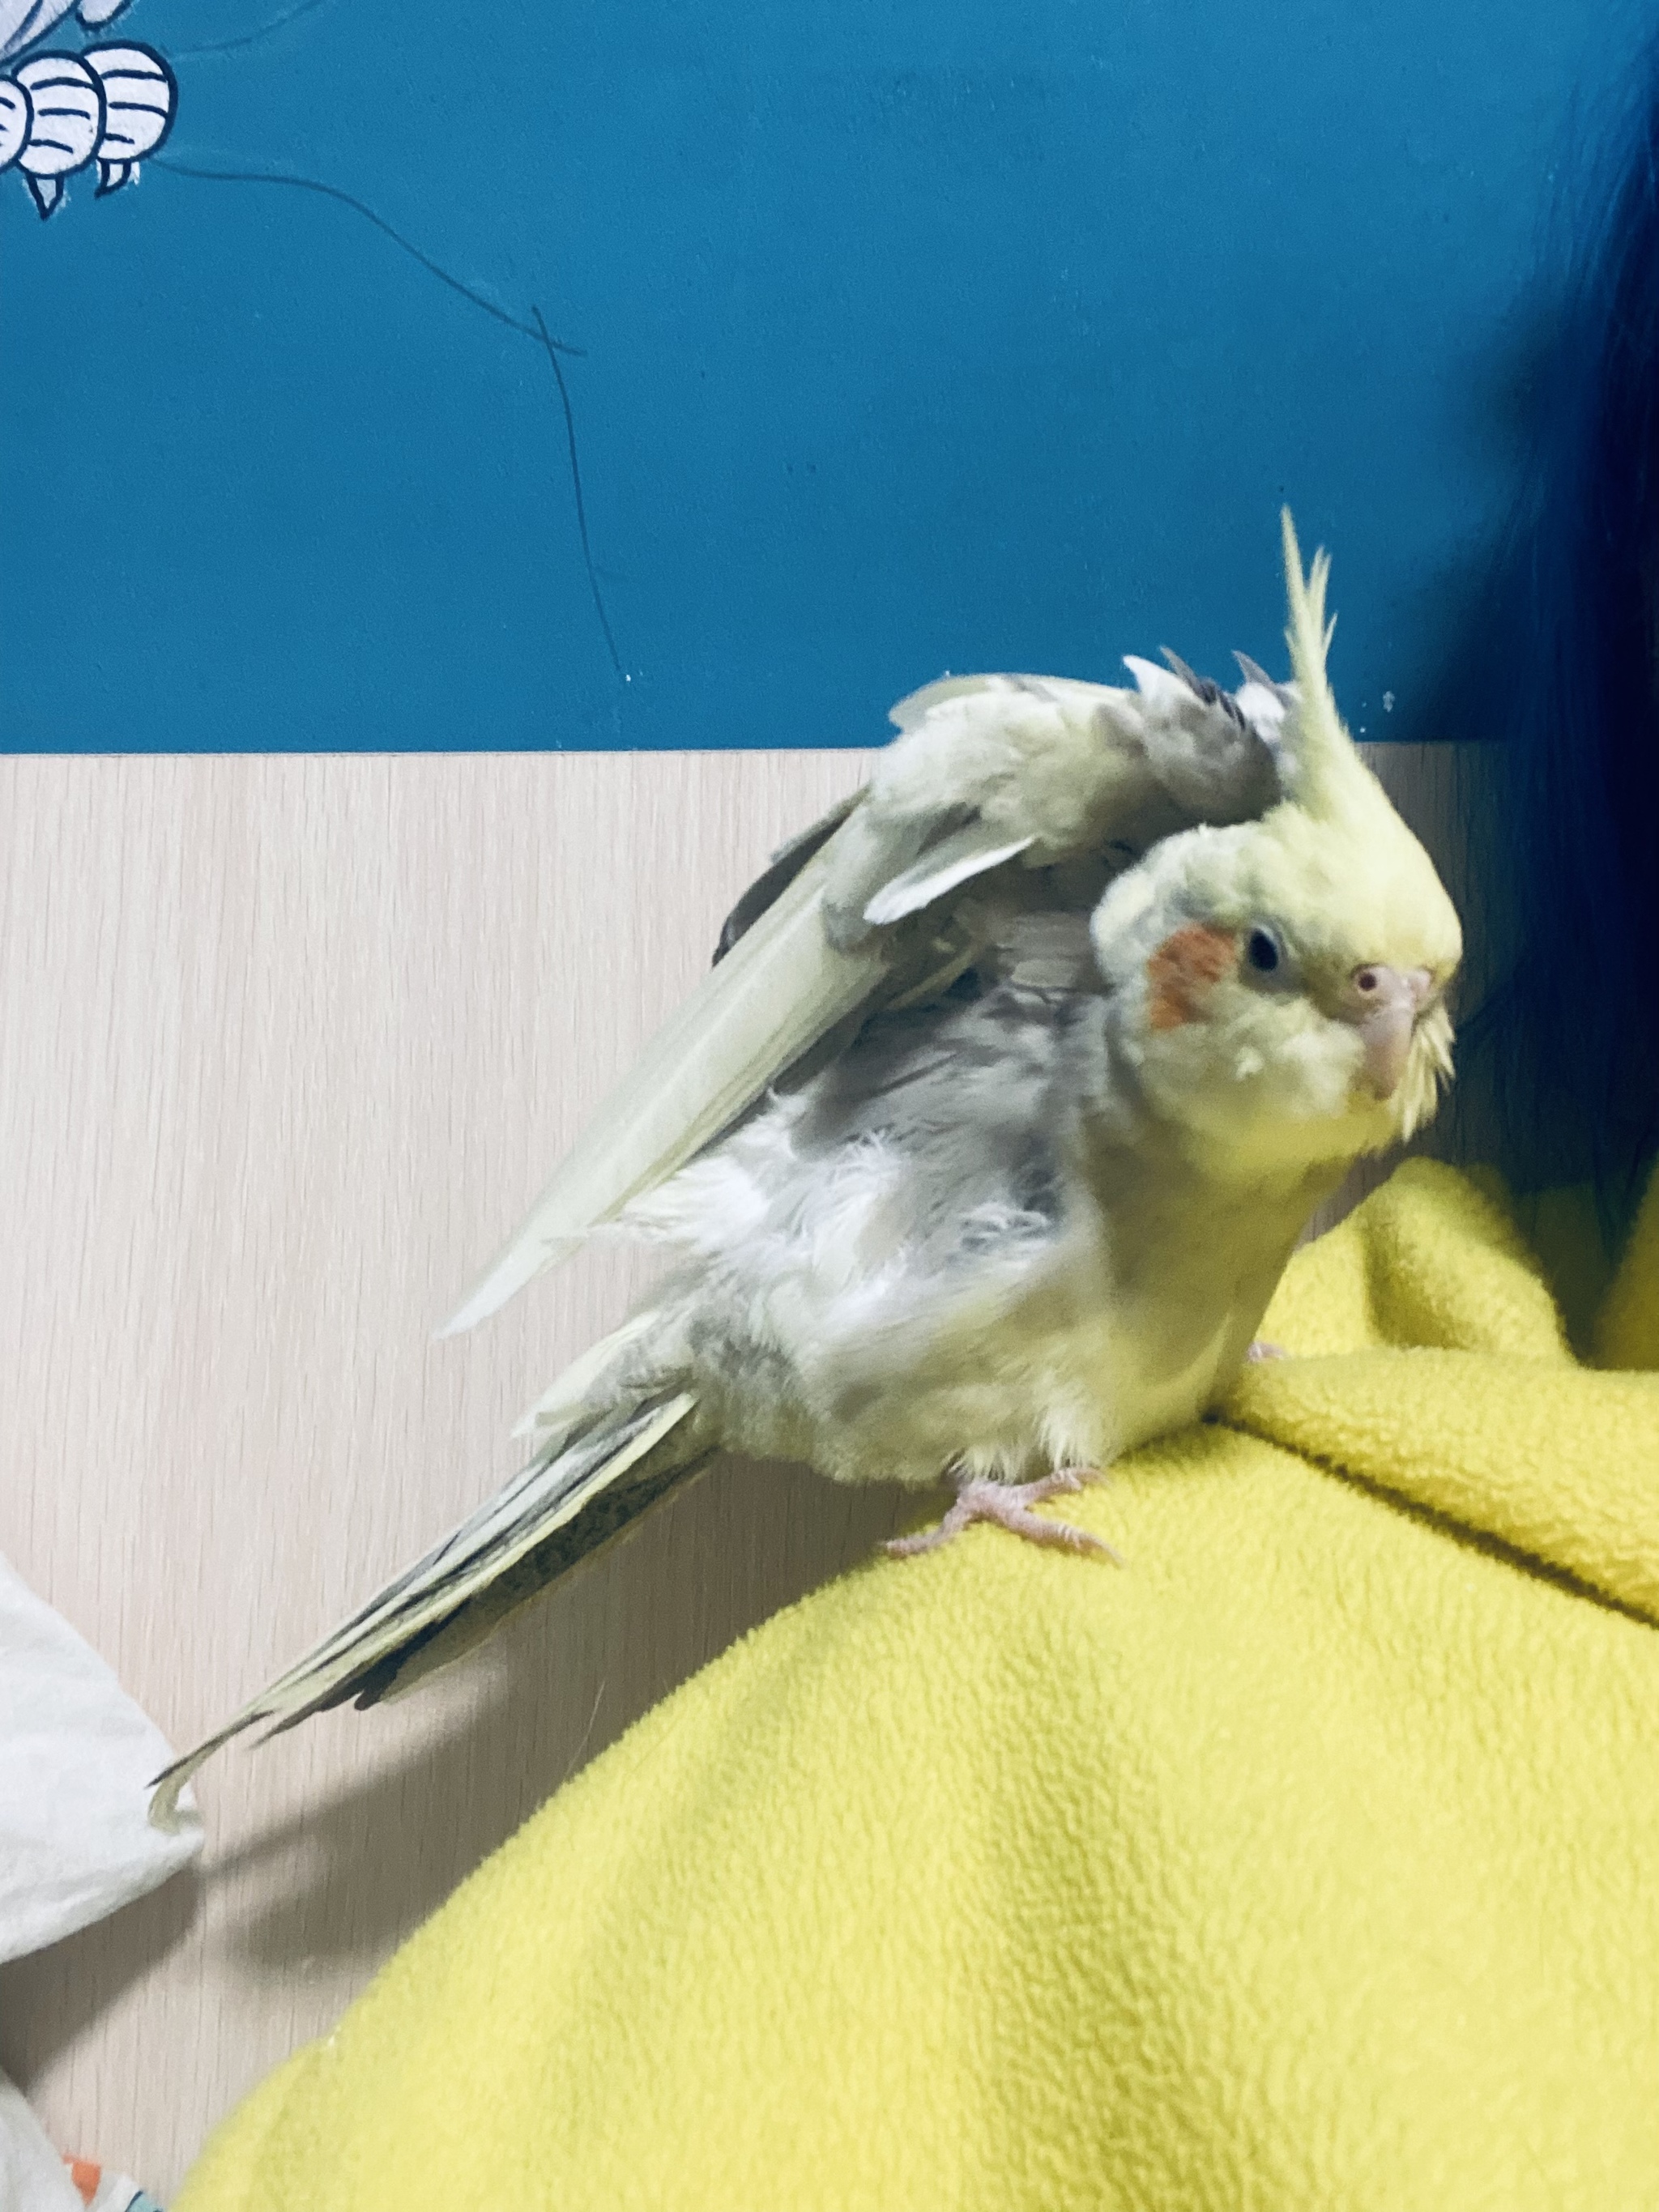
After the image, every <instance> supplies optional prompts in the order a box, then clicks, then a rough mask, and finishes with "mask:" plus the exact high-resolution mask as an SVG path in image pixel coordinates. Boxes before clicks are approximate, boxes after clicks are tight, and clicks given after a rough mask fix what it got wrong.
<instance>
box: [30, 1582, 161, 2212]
mask: <svg viewBox="0 0 1659 2212" xmlns="http://www.w3.org/2000/svg"><path fill="white" fill-rule="evenodd" d="M172 1757H173V1753H172V1752H171V1750H170V1749H169V1748H168V1746H167V1739H166V1738H165V1737H164V1736H163V1735H162V1734H161V1730H160V1729H158V1728H157V1727H156V1726H155V1723H154V1722H153V1721H150V1720H149V1719H147V1718H146V1717H145V1716H144V1715H143V1713H142V1712H141V1711H139V1709H138V1707H137V1705H134V1704H133V1702H132V1700H131V1698H129V1697H128V1696H127V1694H126V1692H125V1691H124V1690H123V1689H122V1687H121V1686H120V1684H119V1683H118V1681H117V1680H116V1679H115V1676H114V1674H112V1672H111V1670H110V1669H109V1668H108V1667H106V1665H105V1663H104V1662H103V1661H102V1660H101V1659H100V1657H99V1656H98V1654H97V1653H96V1652H95V1651H94V1650H93V1649H92V1647H91V1645H90V1644H87V1643H86V1642H84V1641H83V1639H82V1638H80V1637H79V1636H77V1635H76V1632H75V1631H74V1630H73V1629H72V1628H71V1627H70V1625H69V1623H68V1622H67V1621H66V1620H63V1619H62V1618H61V1616H60V1615H58V1613H54V1612H53V1611H52V1607H50V1606H49V1605H47V1604H46V1603H45V1601H43V1600H42V1599H40V1598H38V1597H36V1596H35V1595H34V1593H33V1590H31V1589H29V1588H28V1587H27V1584H26V1583H24V1582H23V1581H22V1580H21V1577H19V1576H18V1575H17V1573H16V1572H15V1570H14V1569H13V1568H12V1567H11V1566H9V1565H8V1564H7V1562H6V1561H5V1560H4V1559H0V1961H3V1960H7V1959H18V1958H21V1957H22V1956H23V1954H25V1953H26V1952H29V1951H39V1950H42V1949H44V1948H45V1947H46V1945H47V1944H48V1943H56V1942H60V1941H61V1940H62V1938H63V1937H64V1936H72V1935H73V1934H74V1933H75V1931H76V1929H77V1928H85V1927H87V1926H88V1925H89V1923H91V1922H93V1921H94V1920H101V1919H103V1917H105V1915H106V1913H111V1912H113V1911H115V1910H116V1909H117V1907H118V1906H119V1905H125V1904H128V1903H129V1902H130V1901H131V1899H133V1898H135V1897H142V1896H143V1893H144V1892H145V1891H146V1890H149V1889H154V1888H155V1887H156V1885H157V1883H159V1882H163V1881H166V1880H167V1876H168V1875H172V1874H176V1873H177V1872H178V1871H179V1868H180V1867H182V1866H184V1865H185V1864H186V1863H187V1862H188V1861H190V1860H191V1859H192V1858H194V1857H195V1856H196V1854H197V1851H198V1850H200V1849H201V1848H202V1821H201V1816H200V1814H198V1813H197V1811H196V1808H195V1807H194V1806H193V1805H191V1804H189V1803H187V1802H186V1803H185V1805H182V1806H181V1808H180V1816H181V1817H180V1820H179V1826H178V1829H177V1831H176V1832H174V1833H172V1834H167V1835H164V1834H162V1833H161V1832H160V1831H159V1830H157V1829H155V1828H152V1827H151V1826H150V1825H149V1783H150V1781H151V1779H152V1778H153V1777H154V1776H155V1774H157V1773H158V1772H159V1771H160V1770H161V1768H162V1767H164V1766H165V1765H167V1764H168V1762H169V1761H170V1760H171V1759H172ZM0 2212H82V2204H81V2195H80V2191H78V2190H77V2189H76V2186H75V2185H74V2183H73V2182H72V2181H71V2180H70V2177H69V2173H68V2171H67V2169H66V2168H65V2167H64V2165H63V2163H62V2161H61V2160H60V2159H59V2158H58V2154H57V2152H56V2151H55V2150H54V2149H53V2148H52V2144H51V2143H50V2142H48V2141H47V2140H46V2136H45V2134H44V2133H43V2132H42V2130H41V2128H40V2122H39V2121H38V2120H37V2119H36V2118H35V2117H34V2115H33V2112H30V2110H29V2108H28V2106H27V2104H26V2103H25V2102H24V2100H23V2098H22V2096H21V2093H19V2091H18V2090H17V2089H16V2088H15V2087H13V2085H12V2084H11V2082H9V2081H7V2079H6V2078H5V2076H4V2075H3V2074H0Z"/></svg>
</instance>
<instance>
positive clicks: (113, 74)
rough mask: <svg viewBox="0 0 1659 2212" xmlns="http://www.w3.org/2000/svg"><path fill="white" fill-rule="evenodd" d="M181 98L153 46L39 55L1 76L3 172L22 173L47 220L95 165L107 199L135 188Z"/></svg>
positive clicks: (168, 128)
mask: <svg viewBox="0 0 1659 2212" xmlns="http://www.w3.org/2000/svg"><path fill="white" fill-rule="evenodd" d="M110 12H111V13H112V14H113V13H114V12H115V10H113V9H112V10H111V11H110ZM0 20H3V19H0ZM25 27H27V26H25ZM178 100H179V84H178V80H177V79H176V78H175V77H174V76H173V70H172V68H171V66H170V65H169V64H168V63H167V59H166V58H165V56H163V55H161V54H158V53H157V52H156V51H155V47H154V46H138V45H131V46H87V47H84V48H82V51H81V52H79V53H78V54H71V53H32V54H30V55H29V56H28V58H27V60H24V61H21V62H19V63H18V64H17V65H16V67H15V69H14V70H12V72H11V75H10V76H7V77H0V169H9V168H10V167H13V165H14V164H15V166H16V167H17V168H18V169H19V170H20V171H21V173H22V178H23V182H24V183H25V184H26V185H27V186H28V188H29V191H30V193H31V195H32V196H33V201H34V204H35V206H36V207H37V208H38V209H39V210H40V217H41V220H42V221H43V222H44V221H45V220H46V217H47V216H50V215H51V214H52V211H53V210H54V209H56V208H57V207H58V206H59V205H60V204H62V201H63V197H64V179H65V178H67V177H72V176H74V175H75V173H76V171H77V170H80V169H87V168H90V167H92V166H93V165H94V162H95V163H96V165H97V169H98V191H97V197H99V198H100V199H102V198H104V197H106V196H107V195H108V194H109V193H111V192H118V191H120V189H121V187H122V186H123V185H129V184H132V183H135V182H136V181H137V176H138V165H139V163H140V162H141V161H143V160H144V159H145V157H146V156H147V155H151V154H154V153H155V151H156V149H158V148H159V147H161V145H163V144H165V143H166V140H167V133H168V132H169V131H171V130H172V128H173V113H174V111H175V109H176V108H177V106H178Z"/></svg>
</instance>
